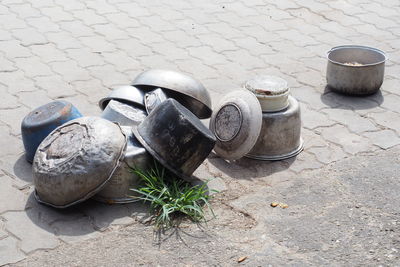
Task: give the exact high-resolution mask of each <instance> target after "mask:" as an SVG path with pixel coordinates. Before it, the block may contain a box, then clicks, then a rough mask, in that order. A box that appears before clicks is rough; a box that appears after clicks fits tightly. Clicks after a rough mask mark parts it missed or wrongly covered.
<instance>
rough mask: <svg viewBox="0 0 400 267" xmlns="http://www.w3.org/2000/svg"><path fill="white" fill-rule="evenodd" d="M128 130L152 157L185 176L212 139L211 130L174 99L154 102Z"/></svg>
mask: <svg viewBox="0 0 400 267" xmlns="http://www.w3.org/2000/svg"><path fill="white" fill-rule="evenodd" d="M132 131H133V133H134V134H135V137H136V138H137V139H138V140H139V142H140V143H141V144H142V145H143V146H144V147H145V148H146V150H147V151H148V152H149V153H150V154H151V155H152V156H153V157H154V158H155V159H156V160H158V161H159V162H160V163H161V164H162V165H163V166H164V167H166V168H167V169H169V170H170V171H171V172H173V173H174V174H176V175H177V176H179V177H181V178H183V179H186V180H190V176H191V175H192V174H193V172H194V171H195V170H196V169H197V168H198V167H199V166H200V164H201V163H202V162H203V161H204V160H205V159H206V158H207V156H208V155H209V154H210V152H211V150H212V149H213V148H214V145H215V142H216V139H215V136H214V134H213V133H212V132H211V131H210V130H209V129H208V128H207V127H205V126H204V125H203V123H202V122H201V121H200V120H199V119H198V118H197V117H196V116H195V115H194V114H193V113H191V112H190V111H189V110H188V109H187V108H185V107H184V106H182V105H181V104H179V103H178V102H177V101H176V100H174V99H167V100H166V101H164V102H162V103H161V104H160V105H158V106H157V107H156V108H155V109H154V110H153V111H152V112H151V113H150V114H149V115H148V116H147V117H146V119H145V120H144V121H143V122H142V123H141V124H139V126H138V127H137V128H132Z"/></svg>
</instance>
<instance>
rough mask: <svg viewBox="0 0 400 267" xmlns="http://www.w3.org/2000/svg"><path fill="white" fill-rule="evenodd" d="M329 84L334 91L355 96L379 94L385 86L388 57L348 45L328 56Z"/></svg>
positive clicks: (327, 73)
mask: <svg viewBox="0 0 400 267" xmlns="http://www.w3.org/2000/svg"><path fill="white" fill-rule="evenodd" d="M327 56H328V66H327V71H326V81H327V84H328V87H330V88H331V89H332V90H334V91H336V92H340V93H344V94H351V95H369V94H373V93H375V92H377V91H378V90H379V88H380V87H381V85H382V83H383V77H384V73H385V61H386V55H385V53H384V52H382V51H381V50H379V49H376V48H372V47H368V46H360V45H344V46H337V47H334V48H332V49H331V50H330V51H329V52H328V53H327Z"/></svg>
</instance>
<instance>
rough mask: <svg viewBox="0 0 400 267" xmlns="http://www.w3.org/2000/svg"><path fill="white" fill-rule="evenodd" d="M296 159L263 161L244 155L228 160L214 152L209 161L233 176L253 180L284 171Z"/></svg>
mask: <svg viewBox="0 0 400 267" xmlns="http://www.w3.org/2000/svg"><path fill="white" fill-rule="evenodd" d="M295 159H296V157H292V158H290V159H286V160H281V161H262V160H255V159H249V158H245V157H243V158H240V159H238V160H236V161H227V160H224V159H222V158H220V157H218V156H217V155H216V154H215V153H214V152H212V154H211V155H210V157H209V158H208V161H209V162H210V163H211V164H212V165H213V166H215V167H216V168H217V169H219V170H220V171H222V172H223V173H225V174H227V175H228V176H230V177H232V178H236V179H245V180H251V179H253V178H259V177H266V176H270V175H272V174H274V173H276V172H281V171H284V170H286V169H288V168H289V167H290V165H292V163H293V162H294V161H295Z"/></svg>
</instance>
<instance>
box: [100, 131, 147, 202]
mask: <svg viewBox="0 0 400 267" xmlns="http://www.w3.org/2000/svg"><path fill="white" fill-rule="evenodd" d="M122 129H123V132H124V133H125V135H126V136H127V141H128V142H127V145H126V150H125V152H124V159H123V161H122V162H121V164H120V165H119V166H118V168H117V169H116V170H115V172H114V174H113V175H112V177H111V179H110V181H108V182H107V184H106V185H105V186H104V188H103V189H102V190H101V191H100V192H99V193H97V194H96V195H95V196H94V197H93V198H94V199H95V200H98V201H101V202H105V203H108V204H113V203H130V202H134V201H137V199H136V198H133V196H136V195H137V194H135V193H134V192H133V191H132V190H131V189H136V188H137V186H138V185H139V182H140V179H139V177H138V176H137V175H136V174H134V173H133V172H132V169H133V168H139V169H141V170H143V171H146V170H147V169H148V168H149V166H151V163H152V157H151V156H150V154H149V153H147V151H146V150H145V149H144V148H143V146H142V145H141V144H140V143H139V142H138V141H137V139H136V138H135V136H134V135H133V133H132V131H131V128H130V127H122Z"/></svg>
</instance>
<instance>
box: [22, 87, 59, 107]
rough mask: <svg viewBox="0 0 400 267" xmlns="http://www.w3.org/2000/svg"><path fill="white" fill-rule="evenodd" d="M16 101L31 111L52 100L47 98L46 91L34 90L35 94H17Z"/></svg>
mask: <svg viewBox="0 0 400 267" xmlns="http://www.w3.org/2000/svg"><path fill="white" fill-rule="evenodd" d="M18 99H19V102H21V103H23V104H24V105H25V106H27V107H29V108H31V109H32V110H33V109H35V108H38V107H40V106H42V105H45V104H47V103H49V102H51V101H52V99H51V98H50V97H48V96H47V94H46V91H43V90H36V91H35V92H21V93H19V94H18Z"/></svg>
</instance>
